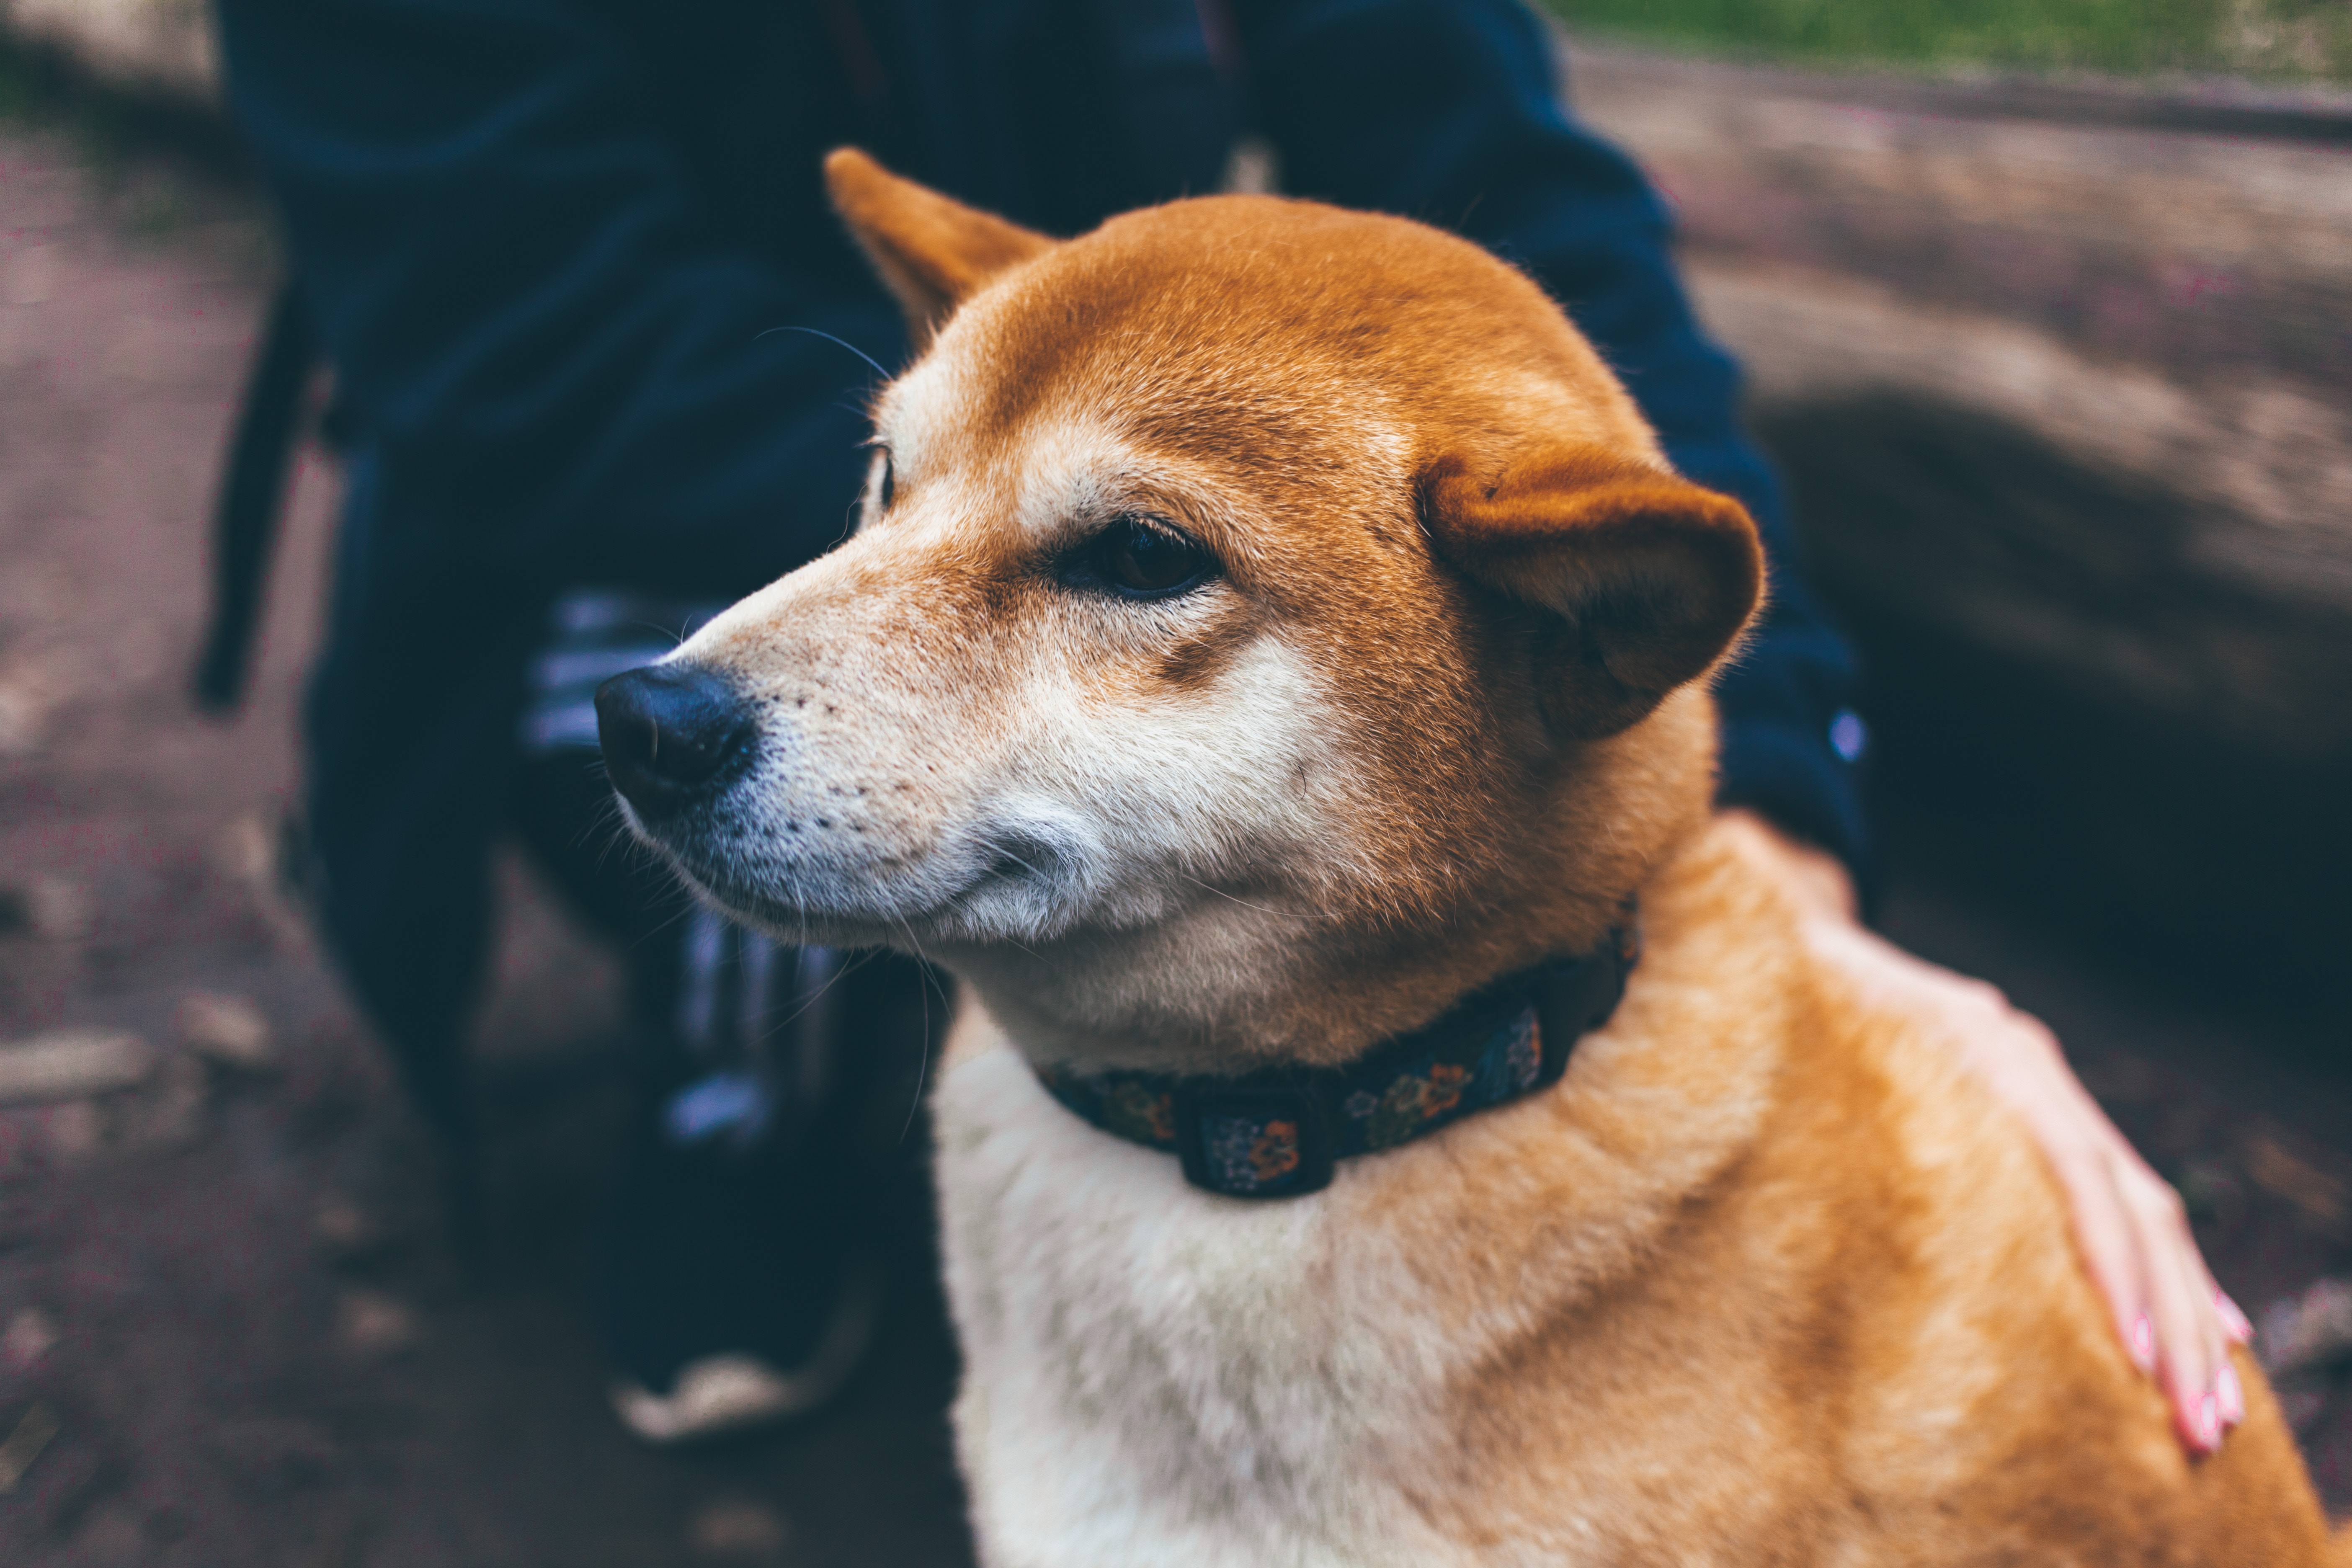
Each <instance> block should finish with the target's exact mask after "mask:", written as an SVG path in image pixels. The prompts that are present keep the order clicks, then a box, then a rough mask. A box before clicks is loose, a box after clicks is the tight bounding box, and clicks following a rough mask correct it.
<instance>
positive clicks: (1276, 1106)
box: [1036, 912, 1641, 1198]
mask: <svg viewBox="0 0 2352 1568" xmlns="http://www.w3.org/2000/svg"><path fill="white" fill-rule="evenodd" d="M1640 956H1641V943H1640V938H1639V935H1638V933H1637V931H1636V928H1635V927H1634V924H1633V920H1632V918H1631V915H1630V912H1629V914H1628V918H1627V919H1626V921H1625V922H1624V923H1623V924H1622V925H1621V926H1619V927H1617V928H1616V929H1615V930H1613V931H1611V932H1610V933H1609V940H1608V941H1607V942H1605V943H1604V944H1603V945H1602V946H1601V948H1600V949H1599V950H1598V951H1597V952H1590V953H1587V954H1585V955H1584V956H1583V957H1582V958H1574V959H1556V960H1553V961H1551V962H1549V963H1540V964H1538V965H1537V966H1536V967H1535V968H1533V969H1527V970H1522V971H1520V972H1519V973H1517V974H1511V975H1507V976H1505V977H1504V978H1503V979H1501V980H1498V981H1496V983H1495V984H1492V985H1489V986H1487V987H1486V989H1485V990H1483V991H1478V992H1475V993H1473V994H1471V995H1469V996H1467V997H1465V998H1464V999H1463V1000H1462V1001H1460V1002H1458V1003H1456V1004H1455V1005H1454V1006H1453V1007H1452V1008H1450V1009H1448V1010H1447V1011H1446V1013H1445V1014H1444V1016H1441V1017H1439V1018H1438V1019H1437V1020H1436V1021H1435V1022H1434V1023H1433V1024H1430V1025H1429V1026H1427V1027H1425V1028H1421V1029H1416V1030H1414V1031H1413V1032H1412V1034H1409V1035H1400V1036H1398V1037H1396V1038H1394V1039H1392V1040H1390V1041H1388V1042H1386V1043H1385V1044H1383V1045H1381V1046H1378V1047H1374V1048H1373V1049H1372V1051H1371V1052H1370V1054H1369V1055H1367V1056H1365V1057H1363V1058H1360V1060H1358V1061H1355V1062H1352V1063H1350V1064H1349V1065H1348V1066H1346V1067H1340V1068H1268V1069H1266V1070H1265V1071H1263V1072H1256V1073H1251V1074H1249V1075H1248V1076H1246V1077H1243V1078H1181V1077H1177V1076H1174V1075H1172V1074H1166V1073H1146V1072H1125V1071H1113V1072H1098V1073H1081V1072H1077V1071H1076V1070H1073V1069H1071V1068H1050V1067H1046V1068H1037V1069H1036V1070H1037V1078H1038V1081H1039V1082H1041V1083H1043V1084H1044V1085H1045V1089H1046V1092H1047V1093H1049V1094H1051V1095H1052V1096H1053V1097H1054V1098H1055V1100H1060V1101H1061V1102H1062V1104H1064V1105H1065V1106H1066V1107H1068V1108H1069V1110H1072V1111H1073V1112H1075V1113H1076V1114H1077V1115H1078V1116H1080V1117H1083V1118H1084V1119H1085V1120H1087V1121H1090V1122H1092V1123H1094V1125H1096V1126H1097V1127H1099V1128H1101V1129H1102V1130H1103V1131H1106V1132H1108V1133H1111V1134H1113V1135H1114V1136H1117V1137H1120V1138H1124V1139H1126V1140H1127V1141H1128V1142H1130V1143H1140V1144H1143V1145H1144V1146H1145V1147H1147V1148H1151V1149H1163V1150H1167V1151H1169V1152H1171V1153H1173V1154H1175V1155H1176V1157H1177V1158H1178V1160H1179V1161H1181V1163H1182V1164H1183V1168H1184V1179H1185V1180H1186V1181H1188V1182H1190V1183H1192V1184H1193V1185H1194V1186H1196V1187H1200V1188H1202V1189H1204V1190H1206V1191H1208V1192H1213V1193H1222V1194H1225V1195H1226V1196H1227V1197H1235V1198H1295V1197H1300V1196H1303V1195H1304V1194H1307V1193H1312V1192H1319V1191H1321V1190H1322V1189H1323V1188H1324V1187H1327V1186H1328V1185H1329V1184H1330V1183H1331V1173H1332V1171H1333V1168H1334V1167H1335V1166H1336V1165H1337V1164H1338V1163H1339V1161H1341V1160H1343V1159H1346V1158H1348V1157H1349V1156H1350V1155H1353V1154H1369V1153H1371V1152H1375V1151H1377V1150H1381V1149H1393V1148H1395V1147H1396V1146H1397V1145H1398V1144H1400V1143H1409V1142H1412V1140H1414V1139H1415V1138H1420V1137H1423V1136H1424V1135H1426V1134H1428V1133H1431V1132H1434V1131H1437V1130H1438V1129H1439V1128H1441V1127H1444V1126H1447V1125H1449V1124H1450V1123H1453V1122H1455V1121H1460V1120H1461V1119H1462V1118H1464V1117H1465V1116H1468V1115H1470V1114H1471V1113H1472V1112H1474V1111H1478V1110H1488V1109H1490V1108H1491V1107H1494V1106H1497V1105H1507V1104H1509V1103H1510V1102H1511V1101H1513V1100H1523V1099H1525V1098H1527V1097H1528V1095H1530V1094H1533V1093H1535V1092H1537V1091H1538V1089H1548V1088H1549V1087H1550V1086H1551V1085H1552V1084H1555V1083H1557V1082H1559V1076H1560V1074H1562V1073H1564V1072H1566V1071H1567V1070H1568V1056H1569V1052H1570V1051H1571V1050H1573V1049H1574V1048H1575V1046H1576V1042H1577V1041H1578V1040H1579V1039H1580V1038H1581V1037H1583V1036H1585V1035H1588V1034H1590V1033H1591V1032H1592V1031H1593V1030H1594V1029H1597V1028H1599V1027H1600V1026H1601V1025H1603V1024H1605V1023H1607V1022H1608V1021H1609V1016H1610V1015H1611V1014H1612V1013H1614V1012H1615V1011H1616V1010H1617V1002H1618V999H1619V998H1620V997H1621V996H1622V995H1623V994H1624V993H1625V977H1626V976H1627V975H1628V974H1629V973H1632V972H1633V964H1634V963H1635V961H1636V960H1637V959H1638V958H1639V957H1640Z"/></svg>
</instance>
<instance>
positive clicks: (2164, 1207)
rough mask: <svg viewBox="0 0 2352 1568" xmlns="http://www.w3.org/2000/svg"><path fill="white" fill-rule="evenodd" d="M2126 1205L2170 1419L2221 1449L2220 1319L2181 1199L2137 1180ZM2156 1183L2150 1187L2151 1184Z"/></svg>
mask: <svg viewBox="0 0 2352 1568" xmlns="http://www.w3.org/2000/svg"><path fill="white" fill-rule="evenodd" d="M2135 1175H2136V1173H2127V1174H2126V1175H2125V1176H2124V1178H2123V1180H2124V1181H2125V1182H2126V1184H2128V1185H2129V1188H2130V1189H2131V1190H2130V1192H2129V1196H2128V1200H2127V1202H2128V1206H2129V1208H2130V1210H2131V1212H2132V1215H2133V1217H2134V1221H2135V1224H2136V1226H2137V1229H2136V1239H2137V1245H2138V1247H2139V1248H2140V1250H2141V1255H2142V1257H2143V1258H2144V1260H2145V1263H2146V1276H2145V1277H2146V1279H2147V1289H2148V1316H2149V1318H2150V1319H2151V1320H2152V1321H2154V1324H2155V1328H2156V1342H2157V1361H2158V1374H2157V1375H2158V1384H2159V1385H2160V1386H2161V1387H2162V1388H2163V1390H2164V1394H2165V1399H2166V1401H2167V1403H2168V1404H2169V1405H2171V1406H2172V1414H2173V1421H2174V1424H2175V1425H2176V1426H2178V1427H2179V1431H2180V1434H2181V1436H2182V1437H2183V1438H2184V1439H2186V1440H2187V1442H2188V1443H2189V1447H2192V1448H2195V1449H2197V1450H2198V1451H2200V1452H2202V1453H2211V1452H2212V1451H2213V1450H2214V1449H2216V1448H2218V1447H2221V1427H2222V1423H2221V1397H2220V1394H2219V1392H2218V1391H2217V1390H2216V1388H2215V1386H2214V1374H2215V1373H2217V1372H2218V1371H2219V1370H2220V1361H2221V1320H2220V1319H2219V1317H2218V1316H2216V1315H2215V1314H2214V1312H2213V1310H2212V1300H2213V1298H2212V1293H2211V1291H2210V1289H2200V1288H2199V1285H2198V1283H2197V1278H2198V1276H2200V1275H2201V1274H2202V1273H2203V1271H2204V1266H2203V1264H2202V1263H2200V1262H2198V1261H2197V1260H2196V1253H2195V1249H2194V1247H2193V1245H2192V1244H2191V1243H2190V1242H2189V1234H2188V1224H2187V1220H2186V1216H2185V1215H2181V1214H2180V1200H2179V1197H2178V1196H2176V1195H2175V1194H2173V1192H2172V1190H2171V1189H2170V1188H2169V1187H2163V1186H2162V1184H2160V1183H2156V1182H2154V1180H2153V1178H2150V1179H2149V1180H2148V1181H2147V1182H2141V1181H2137V1180H2136V1179H2135ZM2152 1187H2153V1188H2161V1191H2152V1190H2150V1189H2151V1188H2152Z"/></svg>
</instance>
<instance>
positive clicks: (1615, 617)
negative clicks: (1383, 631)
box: [1421, 447, 1764, 740]
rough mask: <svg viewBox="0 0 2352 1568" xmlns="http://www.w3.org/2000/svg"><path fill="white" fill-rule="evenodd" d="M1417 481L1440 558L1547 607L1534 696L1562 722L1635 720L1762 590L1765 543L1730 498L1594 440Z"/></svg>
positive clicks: (1697, 669)
mask: <svg viewBox="0 0 2352 1568" xmlns="http://www.w3.org/2000/svg"><path fill="white" fill-rule="evenodd" d="M1421 489H1422V515H1423V523H1424V524H1425V526H1426V527H1427V528H1428V530H1429V535H1430V541H1431V542H1432V544H1433V545H1434V546H1435V548H1436V551H1437V554H1438V556H1439V557H1440V558H1441V559H1443V560H1444V561H1445V562H1447V563H1449V564H1451V565H1452V566H1453V567H1454V570H1456V571H1458V572H1460V573H1461V574H1463V575H1464V576H1465V577H1467V578H1469V579H1470V580H1471V581H1472V582H1474V583H1476V584H1480V585H1481V586H1483V587H1486V588H1487V589H1488V590H1490V591H1492V592H1496V593H1498V594H1500V595H1503V596H1504V597H1505V598H1506V599H1508V600H1510V601H1513V602H1516V603H1517V604H1519V605H1526V606H1528V607H1531V608H1534V609H1537V610H1539V611H1542V612H1545V615H1544V616H1543V631H1542V634H1541V636H1540V637H1538V644H1537V647H1538V654H1537V679H1538V683H1539V693H1538V700H1540V702H1541V703H1542V706H1543V713H1544V718H1545V721H1546V722H1547V723H1548V724H1549V726H1550V727H1551V729H1552V730H1553V731H1554V732H1555V733H1558V734H1560V735H1564V736H1568V737H1570V738H1574V739H1579V740H1598V739H1600V738H1601V737H1602V736H1606V735H1613V734H1615V733H1617V732H1618V731H1621V730H1623V729H1626V728H1628V727H1630V726H1632V725H1633V724H1634V723H1636V722H1638V721H1640V720H1642V719H1643V717H1645V716H1646V715H1647V714H1648V713H1649V711H1650V710H1652V709H1654V708H1655V707H1656V706H1657V705H1658V704H1659V703H1660V702H1662V701H1664V700H1665V697H1666V694H1667V693H1668V692H1670V691H1672V690H1674V689H1675V688H1676V687H1678V686H1681V685H1683V684H1684V683H1685V682H1686V681H1691V680H1696V679H1698V678H1699V677H1700V676H1702V675H1704V674H1706V671H1707V670H1708V668H1711V667H1712V666H1713V665H1714V663H1715V661H1716V660H1717V659H1718V658H1722V657H1723V654H1724V651H1725V650H1726V649H1727V648H1728V647H1731V645H1732V641H1733V639H1734V638H1736V637H1738V635H1739V632H1740V628H1741V627H1743V626H1746V625H1747V624H1748V617H1749V616H1752V615H1754V614H1755V613H1756V608H1757V605H1759V603H1760V602H1761V600H1762V597H1763V590H1764V549H1763V544H1762V542H1761V541H1760V540H1759V538H1758V537H1757V533H1756V524H1755V523H1754V522H1753V521H1750V520H1749V518H1748V513H1747V511H1746V510H1745V509H1743V508H1742V507H1741V506H1740V504H1739V503H1738V501H1736V500H1732V499H1731V498H1730V497H1729V496H1727V495H1719V494H1717V492H1716V491H1714V490H1708V489H1700V488H1699V487H1698V486H1696V485H1695V484H1692V483H1691V482H1690V481H1689V480H1687V479H1679V478H1677V477H1675V475H1674V474H1672V473H1668V472H1664V471H1663V470H1660V469H1656V468H1645V467H1643V466H1641V465H1638V464H1635V463H1633V462H1629V461H1627V460H1626V459H1624V458H1618V457H1614V456H1612V455H1611V454H1609V453H1606V452H1603V451H1601V450H1600V449H1599V448H1596V447H1538V448H1536V449H1534V450H1531V451H1528V452H1525V453H1522V454H1521V455H1520V456H1519V457H1518V458H1516V459H1514V460H1513V461H1512V462H1511V463H1510V464H1509V465H1508V466H1507V468H1504V470H1503V471H1502V472H1501V473H1499V474H1486V475H1480V474H1477V473H1474V472H1473V471H1472V469H1471V468H1470V465H1469V464H1468V463H1466V462H1465V461H1464V460H1463V459H1462V458H1459V457H1446V458H1439V459H1438V460H1437V461H1436V462H1434V463H1433V464H1432V465H1431V466H1430V467H1429V468H1428V469H1427V470H1426V471H1425V472H1424V473H1423V478H1422V487H1421Z"/></svg>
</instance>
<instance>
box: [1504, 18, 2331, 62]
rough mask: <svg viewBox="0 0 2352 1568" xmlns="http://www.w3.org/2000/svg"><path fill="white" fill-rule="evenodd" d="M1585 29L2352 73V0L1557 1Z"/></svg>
mask: <svg viewBox="0 0 2352 1568" xmlns="http://www.w3.org/2000/svg"><path fill="white" fill-rule="evenodd" d="M1547 3H1548V4H1549V5H1550V6H1551V8H1552V10H1553V12H1554V13H1555V14H1556V15H1558V16H1559V18H1560V19H1561V20H1562V21H1564V22H1566V23H1567V24H1568V25H1569V26H1570V27H1573V28H1576V29H1578V30H1580V31H1584V32H1591V33H1596V34H1604V35H1616V36H1618V37H1623V38H1625V39H1627V40H1628V41H1640V42H1644V43H1656V44H1663V45H1666V46H1669V47H1680V48H1689V49H1697V50H1705V51H1708V52H1715V53H1738V54H1748V55H1763V56H1769V57H1774V58H1790V59H1813V60H1835V61H1853V62H1862V61H1871V62H1886V63H1894V64H1902V65H1916V66H1929V67H1943V68H1950V67H1966V66H1990V67H2004V68H2028V69H2042V70H2095V71H2112V72H2121V73H2126V74H2139V73H2146V72H2156V71H2222V72H2230V73H2234V74H2242V75H2247V76H2259V77H2272V78H2288V79H2304V80H2315V79H2316V80H2330V79H2332V80H2339V81H2341V80H2352V0H1547Z"/></svg>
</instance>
